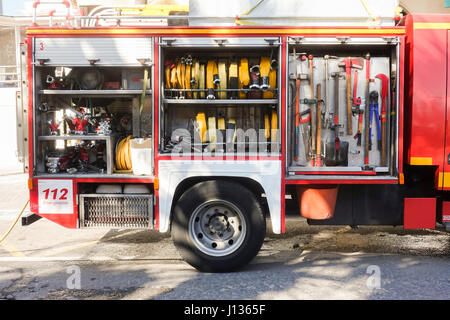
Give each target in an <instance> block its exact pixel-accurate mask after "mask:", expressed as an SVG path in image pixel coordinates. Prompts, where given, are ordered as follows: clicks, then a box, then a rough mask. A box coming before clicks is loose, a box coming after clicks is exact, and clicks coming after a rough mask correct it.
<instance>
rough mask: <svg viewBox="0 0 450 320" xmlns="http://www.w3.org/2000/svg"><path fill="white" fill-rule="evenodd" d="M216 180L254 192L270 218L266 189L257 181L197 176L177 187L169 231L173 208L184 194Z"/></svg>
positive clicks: (170, 217)
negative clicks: (201, 184) (203, 183)
mask: <svg viewBox="0 0 450 320" xmlns="http://www.w3.org/2000/svg"><path fill="white" fill-rule="evenodd" d="M216 180H221V181H233V182H237V183H239V184H241V185H242V186H244V187H245V188H247V189H248V190H249V191H250V192H252V193H253V194H254V195H255V197H256V199H258V200H259V202H260V204H261V207H262V209H263V212H264V217H265V218H266V219H267V218H268V217H270V209H269V205H268V203H267V197H266V196H265V195H266V193H265V191H264V188H263V187H262V185H261V184H260V183H259V182H257V181H255V180H253V179H251V178H247V177H227V176H222V177H220V176H214V177H203V176H196V177H189V178H186V179H184V180H183V181H181V182H180V183H179V184H178V185H177V187H176V189H175V193H174V196H173V198H172V204H171V206H170V216H169V229H170V228H171V225H172V218H173V208H174V206H175V204H176V203H177V201H178V199H180V197H181V196H182V195H183V193H185V192H186V191H187V190H188V189H189V188H191V187H193V186H194V185H196V184H198V183H200V182H204V181H216Z"/></svg>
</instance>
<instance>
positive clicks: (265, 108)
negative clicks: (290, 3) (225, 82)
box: [158, 37, 282, 156]
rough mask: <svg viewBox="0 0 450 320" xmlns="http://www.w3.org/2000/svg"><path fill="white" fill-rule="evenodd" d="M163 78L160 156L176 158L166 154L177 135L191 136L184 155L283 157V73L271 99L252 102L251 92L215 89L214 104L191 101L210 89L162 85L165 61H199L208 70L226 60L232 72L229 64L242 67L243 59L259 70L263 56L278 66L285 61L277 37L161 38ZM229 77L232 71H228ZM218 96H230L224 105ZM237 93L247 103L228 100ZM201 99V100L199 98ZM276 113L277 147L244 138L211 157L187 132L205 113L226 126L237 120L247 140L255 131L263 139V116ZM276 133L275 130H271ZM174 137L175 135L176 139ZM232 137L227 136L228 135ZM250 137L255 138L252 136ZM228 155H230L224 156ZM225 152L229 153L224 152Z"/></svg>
mask: <svg viewBox="0 0 450 320" xmlns="http://www.w3.org/2000/svg"><path fill="white" fill-rule="evenodd" d="M159 44H160V52H159V56H160V60H161V63H160V68H159V69H160V74H159V78H160V79H161V83H160V88H161V91H162V93H163V94H161V98H160V109H159V123H158V126H159V130H160V131H159V137H160V140H159V151H160V153H161V154H167V155H168V154H173V153H172V151H173V149H168V148H167V144H168V142H169V141H170V140H171V139H173V135H172V133H174V132H177V129H178V130H182V131H186V130H187V131H190V132H189V133H190V136H191V141H190V142H191V144H190V145H191V147H192V148H191V150H186V149H184V151H183V153H182V154H183V155H184V156H186V155H187V156H190V155H194V156H195V155H200V154H201V155H202V156H214V155H218V154H220V155H223V156H258V155H262V154H263V153H265V154H267V153H268V152H270V155H271V156H272V155H273V156H279V155H280V153H281V142H280V141H281V138H280V135H279V134H278V132H279V129H280V127H281V126H280V119H281V113H280V110H281V99H280V88H281V85H280V83H281V81H280V79H281V77H282V74H281V70H280V69H281V68H277V84H276V87H275V88H270V89H269V90H270V91H272V92H273V93H274V96H273V98H271V99H264V98H262V97H261V98H260V99H251V98H249V94H248V93H249V92H250V91H252V90H250V89H249V88H241V89H229V88H227V89H220V88H218V87H216V88H215V89H214V93H215V95H216V98H215V99H212V100H210V99H206V98H203V99H199V98H197V99H193V98H192V96H191V98H187V94H188V93H190V94H191V95H192V94H193V93H194V92H198V93H200V92H202V91H203V92H205V93H206V94H207V92H208V90H207V89H203V90H202V89H178V88H171V89H168V88H167V87H166V85H165V83H164V78H165V77H164V66H165V62H167V61H174V60H175V59H177V58H179V57H182V56H186V55H187V54H188V55H191V56H192V58H193V59H198V60H199V61H200V63H202V64H205V65H206V63H207V61H208V60H215V61H220V60H226V61H227V68H228V67H229V63H230V61H239V58H247V59H248V61H249V68H250V67H251V66H252V65H254V64H259V62H260V59H261V56H268V57H271V59H274V60H276V61H277V62H280V58H281V45H280V44H281V40H280V39H279V38H277V37H271V38H267V37H266V38H252V37H250V38H239V37H228V38H226V39H223V38H203V37H195V38H194V37H192V38H189V37H186V38H168V37H167V38H166V37H163V38H160V41H159ZM227 76H228V69H227ZM220 92H226V93H227V98H226V99H221V98H220V97H219V96H218V94H219V93H220ZM233 92H236V93H238V92H245V93H247V98H245V99H242V98H237V99H232V98H230V96H231V93H233ZM198 97H199V96H198ZM273 110H275V112H276V113H277V116H278V123H277V128H275V130H276V131H277V133H276V134H277V140H276V142H273V141H272V140H270V139H269V141H267V139H265V138H263V137H261V136H258V139H257V140H256V141H247V140H246V139H247V138H245V137H243V139H242V140H240V139H239V138H238V139H237V141H235V142H234V143H233V146H232V148H231V149H230V148H223V149H221V151H222V152H219V151H218V149H216V151H215V152H211V151H208V149H207V146H208V144H209V141H207V142H203V143H202V142H201V141H200V142H199V141H194V139H193V138H192V134H193V132H192V130H189V129H190V128H189V122H190V121H192V119H193V118H195V116H196V115H197V114H198V113H205V115H206V118H208V117H215V119H216V120H217V119H219V118H224V119H225V121H228V119H235V121H236V129H237V130H242V131H241V132H242V133H243V134H244V135H245V134H246V133H247V134H249V131H248V130H250V131H251V130H252V129H254V130H255V133H256V135H258V134H259V131H260V130H264V128H265V126H264V114H268V113H270V112H272V111H273ZM271 129H272V130H273V129H274V128H271ZM174 134H176V133H174ZM227 134H228V133H227ZM250 135H251V133H250ZM225 140H226V137H223V142H225ZM272 144H273V146H272ZM225 149H226V150H225ZM223 151H225V152H223Z"/></svg>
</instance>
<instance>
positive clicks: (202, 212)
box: [189, 200, 247, 257]
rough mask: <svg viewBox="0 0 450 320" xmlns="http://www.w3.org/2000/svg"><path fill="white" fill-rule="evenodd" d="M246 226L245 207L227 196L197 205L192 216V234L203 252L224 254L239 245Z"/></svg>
mask: <svg viewBox="0 0 450 320" xmlns="http://www.w3.org/2000/svg"><path fill="white" fill-rule="evenodd" d="M246 230H247V226H246V222H245V219H244V215H243V214H242V211H241V210H240V209H239V208H238V207H236V206H235V205H234V204H232V203H230V202H228V201H225V200H214V201H208V202H205V203H203V204H201V205H200V206H198V207H197V208H196V209H195V210H194V212H193V214H192V216H191V218H190V220H189V234H190V237H191V239H192V240H193V242H194V244H195V246H196V247H197V248H198V249H199V250H200V251H201V252H203V253H205V254H207V255H209V256H214V257H223V256H226V255H229V254H231V253H233V252H235V251H236V250H237V249H239V247H240V245H241V244H242V242H243V241H244V238H245V234H246Z"/></svg>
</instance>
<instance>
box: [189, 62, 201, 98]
mask: <svg viewBox="0 0 450 320" xmlns="http://www.w3.org/2000/svg"><path fill="white" fill-rule="evenodd" d="M199 76H200V62H198V60H195V61H194V67H193V68H192V76H191V79H192V80H193V83H194V84H193V86H192V89H198V87H199ZM193 98H194V99H198V92H194V93H193Z"/></svg>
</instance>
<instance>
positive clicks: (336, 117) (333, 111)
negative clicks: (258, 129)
mask: <svg viewBox="0 0 450 320" xmlns="http://www.w3.org/2000/svg"><path fill="white" fill-rule="evenodd" d="M288 52H289V59H288V70H289V85H288V89H287V90H288V104H289V105H288V108H287V119H288V120H287V127H288V130H287V132H288V134H287V146H288V147H287V159H286V160H287V162H286V164H287V166H288V168H287V169H288V172H289V175H290V176H299V175H310V174H328V175H330V174H334V175H350V176H351V175H356V174H357V175H386V176H396V175H397V167H398V163H397V162H398V155H397V148H398V147H397V135H398V131H397V129H398V119H397V115H398V98H397V95H395V88H396V87H398V74H399V73H398V69H397V68H398V63H397V62H398V55H399V41H398V39H397V38H389V39H388V38H350V37H348V38H345V39H341V38H339V39H338V38H302V39H295V38H291V39H289V45H288ZM393 92H394V94H393Z"/></svg>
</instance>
